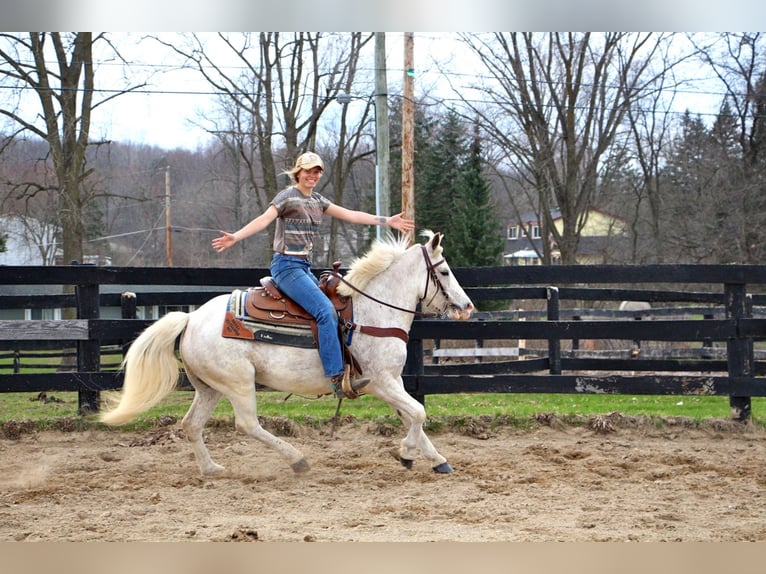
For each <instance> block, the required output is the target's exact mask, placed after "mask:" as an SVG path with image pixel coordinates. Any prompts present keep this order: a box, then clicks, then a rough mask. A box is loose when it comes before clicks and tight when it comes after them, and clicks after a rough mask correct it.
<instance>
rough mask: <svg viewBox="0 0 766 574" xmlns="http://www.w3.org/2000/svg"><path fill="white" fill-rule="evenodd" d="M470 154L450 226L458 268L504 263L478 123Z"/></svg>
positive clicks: (451, 247) (461, 172) (455, 262)
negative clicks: (485, 176) (485, 174)
mask: <svg viewBox="0 0 766 574" xmlns="http://www.w3.org/2000/svg"><path fill="white" fill-rule="evenodd" d="M469 149H470V153H469V155H468V157H467V158H466V159H465V161H464V162H463V163H462V165H461V169H460V174H459V176H458V179H457V186H456V192H457V194H456V195H457V197H458V198H459V199H458V200H457V204H456V207H457V208H456V209H453V211H452V214H453V215H452V218H451V220H450V224H449V226H448V229H449V236H448V237H447V240H448V241H449V239H450V237H451V238H452V241H453V242H450V253H451V256H450V263H451V264H452V265H454V266H457V267H484V266H491V265H500V264H501V263H502V260H501V256H502V253H503V247H504V246H503V234H502V232H501V225H500V220H499V219H498V217H497V208H496V205H495V203H494V201H493V200H492V193H491V189H490V186H489V183H488V182H487V180H486V179H485V178H484V176H483V173H482V166H483V165H484V160H483V158H482V149H481V140H480V137H479V127H478V124H474V133H473V139H472V142H471V145H470V148H469Z"/></svg>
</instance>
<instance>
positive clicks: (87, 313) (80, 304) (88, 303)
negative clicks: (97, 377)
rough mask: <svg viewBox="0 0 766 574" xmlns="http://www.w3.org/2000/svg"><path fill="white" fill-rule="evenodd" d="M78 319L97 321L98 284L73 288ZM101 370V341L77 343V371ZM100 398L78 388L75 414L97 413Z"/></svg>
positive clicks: (82, 387)
mask: <svg viewBox="0 0 766 574" xmlns="http://www.w3.org/2000/svg"><path fill="white" fill-rule="evenodd" d="M75 296H76V299H77V318H78V319H87V320H90V319H98V318H99V315H100V309H99V304H100V302H99V287H98V284H97V283H96V284H86V285H76V286H75ZM100 369H101V341H99V340H98V339H90V338H89V339H88V340H87V341H77V371H78V372H98V371H99V370H100ZM100 402H101V396H100V393H99V391H97V390H93V389H88V388H85V387H84V386H82V385H81V386H80V388H79V389H78V390H77V412H78V414H79V415H80V416H84V415H87V414H90V413H94V412H98V409H99V404H100Z"/></svg>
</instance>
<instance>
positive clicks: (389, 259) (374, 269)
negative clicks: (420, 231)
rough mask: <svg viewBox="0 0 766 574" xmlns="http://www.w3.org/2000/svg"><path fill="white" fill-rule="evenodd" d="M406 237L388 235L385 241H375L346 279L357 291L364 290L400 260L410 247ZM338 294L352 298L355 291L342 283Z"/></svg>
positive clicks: (356, 260) (352, 265)
mask: <svg viewBox="0 0 766 574" xmlns="http://www.w3.org/2000/svg"><path fill="white" fill-rule="evenodd" d="M408 243H409V242H408V240H407V238H406V237H405V236H398V237H395V236H393V235H390V234H389V235H387V236H386V237H384V238H383V239H380V240H378V241H375V242H374V243H373V244H372V247H370V249H369V251H367V253H366V254H365V255H363V256H362V257H359V258H357V259H355V260H354V262H353V263H351V267H350V269H349V271H348V273H347V274H346V275H345V279H346V280H347V281H348V282H349V283H351V284H352V285H353V286H354V287H356V288H357V289H361V290H363V289H364V288H365V287H366V286H367V284H368V283H369V282H370V280H371V279H373V278H374V277H377V276H378V275H380V274H381V273H382V272H383V271H385V270H386V269H388V268H389V267H390V266H391V264H392V263H393V262H394V261H396V260H397V259H399V257H401V256H402V255H403V254H404V252H405V251H407V248H408V246H409V244H408ZM338 293H340V294H341V295H344V296H350V295H352V294H353V293H354V290H353V289H352V288H351V287H349V286H348V285H346V284H345V283H343V282H341V283H340V284H339V285H338Z"/></svg>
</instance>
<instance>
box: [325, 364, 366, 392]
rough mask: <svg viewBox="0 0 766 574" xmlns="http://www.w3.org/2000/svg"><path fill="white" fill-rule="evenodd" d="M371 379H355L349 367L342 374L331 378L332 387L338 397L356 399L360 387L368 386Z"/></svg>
mask: <svg viewBox="0 0 766 574" xmlns="http://www.w3.org/2000/svg"><path fill="white" fill-rule="evenodd" d="M369 382H370V379H354V378H352V377H351V373H350V371H349V368H348V367H346V369H345V370H344V371H343V373H341V374H340V375H335V376H334V377H332V378H331V379H330V388H331V389H332V392H333V394H334V395H335V397H336V398H338V399H342V398H343V397H346V398H347V399H356V398H357V397H359V393H358V392H357V391H359V390H360V389H362V388H364V387H366V386H367V384H368V383H369Z"/></svg>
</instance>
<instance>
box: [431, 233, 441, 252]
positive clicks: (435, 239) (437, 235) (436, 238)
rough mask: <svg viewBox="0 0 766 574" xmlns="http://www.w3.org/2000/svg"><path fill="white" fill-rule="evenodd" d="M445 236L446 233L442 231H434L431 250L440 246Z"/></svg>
mask: <svg viewBox="0 0 766 574" xmlns="http://www.w3.org/2000/svg"><path fill="white" fill-rule="evenodd" d="M443 238H444V235H443V234H441V233H434V235H433V237H432V238H431V250H432V251H436V250H437V249H438V248H439V246H440V245H441V243H442V239H443Z"/></svg>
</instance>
